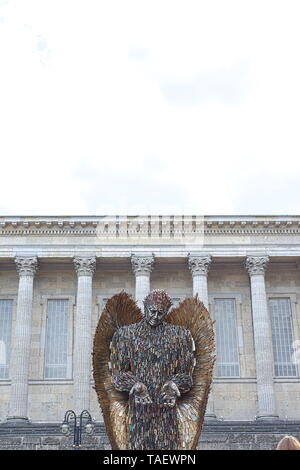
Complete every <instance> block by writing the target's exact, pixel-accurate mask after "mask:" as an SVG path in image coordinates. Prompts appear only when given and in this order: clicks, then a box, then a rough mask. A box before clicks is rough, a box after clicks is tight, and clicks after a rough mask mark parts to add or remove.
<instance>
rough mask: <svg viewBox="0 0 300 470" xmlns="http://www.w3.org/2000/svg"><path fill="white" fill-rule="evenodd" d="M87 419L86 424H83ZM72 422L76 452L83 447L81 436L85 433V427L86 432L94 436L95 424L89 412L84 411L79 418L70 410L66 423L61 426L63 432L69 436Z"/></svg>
mask: <svg viewBox="0 0 300 470" xmlns="http://www.w3.org/2000/svg"><path fill="white" fill-rule="evenodd" d="M84 419H86V420H87V421H86V423H85V424H83V420H84ZM70 421H73V423H72V426H73V436H74V440H73V447H74V450H79V449H80V447H81V435H82V431H83V426H85V432H86V433H87V434H90V435H91V434H93V432H94V424H93V420H92V417H91V415H90V413H89V412H88V411H87V410H83V411H82V412H81V413H80V415H79V416H77V415H76V413H75V411H73V410H68V411H66V413H65V417H64V421H63V423H62V425H61V432H62V433H63V434H65V435H66V436H68V435H69V434H70V432H71V430H70V424H71V423H70Z"/></svg>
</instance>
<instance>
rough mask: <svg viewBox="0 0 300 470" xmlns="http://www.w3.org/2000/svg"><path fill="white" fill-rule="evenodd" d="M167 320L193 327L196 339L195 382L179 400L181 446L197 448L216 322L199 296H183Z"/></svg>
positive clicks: (209, 383) (184, 448)
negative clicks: (183, 298) (214, 322)
mask: <svg viewBox="0 0 300 470" xmlns="http://www.w3.org/2000/svg"><path fill="white" fill-rule="evenodd" d="M166 321H167V322H169V323H173V324H175V325H181V326H184V327H185V328H187V329H188V330H190V333H191V335H192V337H193V340H194V343H195V351H194V355H195V366H194V370H193V386H192V388H191V390H190V391H189V392H188V393H186V394H184V395H182V397H181V398H180V399H179V401H178V406H177V416H178V423H179V433H180V441H181V444H180V446H181V447H180V448H181V449H183V450H189V449H196V448H197V444H198V440H199V437H200V433H201V430H202V426H203V420H204V414H205V410H206V405H207V400H208V395H209V391H210V387H211V382H212V375H213V367H214V362H215V354H214V353H215V340H214V329H213V322H212V320H211V318H210V315H209V312H208V310H207V309H206V308H205V306H204V304H203V303H202V302H201V301H200V300H199V299H198V296H197V295H196V296H195V297H191V298H187V299H185V300H183V301H182V302H181V303H180V304H179V306H178V307H177V308H174V309H173V310H172V311H171V312H170V314H169V315H168V317H167V320H166Z"/></svg>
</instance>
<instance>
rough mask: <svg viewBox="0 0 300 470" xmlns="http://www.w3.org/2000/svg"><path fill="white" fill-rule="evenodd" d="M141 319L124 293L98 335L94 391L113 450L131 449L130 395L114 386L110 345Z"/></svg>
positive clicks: (108, 305)
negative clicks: (119, 331) (121, 330)
mask: <svg viewBox="0 0 300 470" xmlns="http://www.w3.org/2000/svg"><path fill="white" fill-rule="evenodd" d="M141 319H142V313H141V310H140V309H139V307H138V306H137V304H136V302H135V301H134V300H133V299H132V298H131V297H130V296H129V295H128V294H127V293H126V292H121V293H120V294H116V295H114V296H113V297H111V298H110V299H109V300H108V301H107V303H106V305H105V308H104V310H103V312H102V315H101V317H100V319H99V322H98V325H97V328H96V332H95V336H94V343H93V353H92V357H93V360H92V362H93V376H94V382H95V387H94V388H95V390H96V393H97V396H98V401H99V404H100V406H101V409H102V414H103V419H104V423H105V428H106V432H107V435H108V438H109V440H110V443H111V447H112V449H113V450H120V449H126V448H127V447H128V436H127V433H128V395H127V394H126V393H124V392H118V391H117V390H115V388H114V387H113V386H112V384H111V370H110V343H111V339H112V337H113V334H114V333H115V331H116V330H117V329H118V328H120V327H121V326H123V325H130V324H131V323H137V322H139V321H140V320H141Z"/></svg>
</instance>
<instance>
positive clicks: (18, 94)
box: [0, 0, 300, 215]
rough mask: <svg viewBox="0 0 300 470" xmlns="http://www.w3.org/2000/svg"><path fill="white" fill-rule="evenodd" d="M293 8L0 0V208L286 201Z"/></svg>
mask: <svg viewBox="0 0 300 470" xmlns="http://www.w3.org/2000/svg"><path fill="white" fill-rule="evenodd" d="M299 20H300V2H299V0H295V1H292V0H281V1H277V0H270V1H268V0H259V1H256V0H249V1H248V0H237V1H232V0H220V1H217V0H205V1H201V0H196V1H193V0H180V1H177V0H170V1H169V0H158V1H157V0H151V1H150V0H137V1H134V0H119V1H118V0H103V1H101V0H81V1H80V0H15V1H13V0H11V1H9V0H7V1H6V0H0V161H1V184H0V213H1V214H2V215H59V214H61V215H76V214H77V215H84V214H86V215H92V214H93V215H103V214H148V213H153V214H182V213H186V214H212V215H213V214H232V215H233V214H297V215H298V214H299V213H300V210H299V203H300V197H299V193H300V190H299V187H300V184H299V177H300V158H299V154H300V140H299V130H300V54H299V46H300V28H299Z"/></svg>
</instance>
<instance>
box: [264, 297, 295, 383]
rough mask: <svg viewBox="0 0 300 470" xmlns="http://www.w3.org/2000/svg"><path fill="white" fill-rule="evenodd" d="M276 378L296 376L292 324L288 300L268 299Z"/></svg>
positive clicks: (285, 298) (284, 298)
mask: <svg viewBox="0 0 300 470" xmlns="http://www.w3.org/2000/svg"><path fill="white" fill-rule="evenodd" d="M269 307H270V314H271V325H272V340H273V352H274V366H275V376H276V377H289V376H292V377H295V376H297V369H296V364H295V363H294V362H293V341H294V338H293V322H292V311H291V303H290V299H289V298H287V297H283V298H273V299H269Z"/></svg>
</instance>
